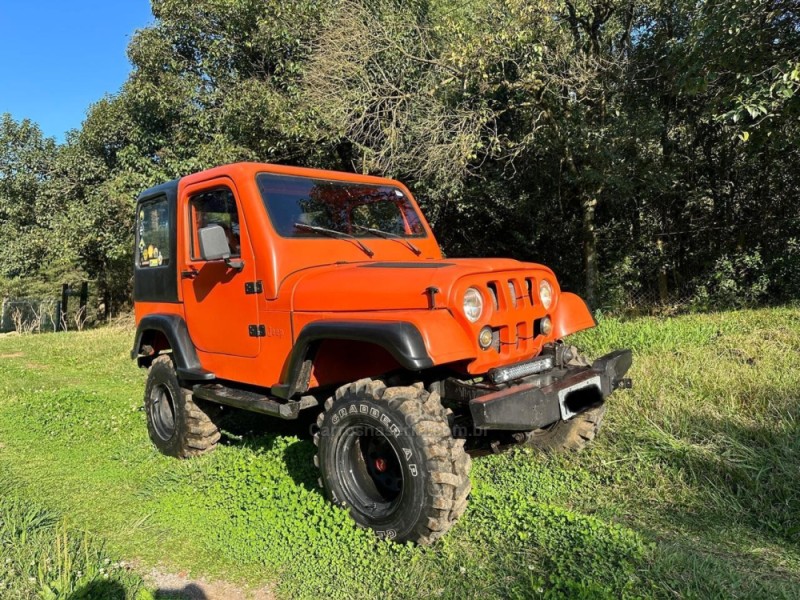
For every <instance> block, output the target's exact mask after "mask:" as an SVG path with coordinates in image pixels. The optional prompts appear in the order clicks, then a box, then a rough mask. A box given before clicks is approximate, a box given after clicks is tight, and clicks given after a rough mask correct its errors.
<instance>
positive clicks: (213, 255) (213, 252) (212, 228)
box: [197, 225, 244, 271]
mask: <svg viewBox="0 0 800 600" xmlns="http://www.w3.org/2000/svg"><path fill="white" fill-rule="evenodd" d="M197 237H198V241H199V242H200V258H202V259H203V260H224V261H225V264H226V265H228V266H229V267H230V268H231V269H235V270H236V271H241V270H242V269H244V261H243V260H239V259H232V258H231V248H230V246H229V245H228V236H227V235H225V230H224V229H223V228H222V227H220V226H219V225H209V226H208V227H203V228H202V229H201V230H200V231H198V232H197Z"/></svg>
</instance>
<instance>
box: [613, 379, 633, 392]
mask: <svg viewBox="0 0 800 600" xmlns="http://www.w3.org/2000/svg"><path fill="white" fill-rule="evenodd" d="M632 387H633V380H631V378H630V377H623V378H622V379H617V380H616V381H614V389H615V390H629V389H631V388H632Z"/></svg>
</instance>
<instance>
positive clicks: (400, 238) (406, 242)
mask: <svg viewBox="0 0 800 600" xmlns="http://www.w3.org/2000/svg"><path fill="white" fill-rule="evenodd" d="M351 226H352V227H355V228H356V229H360V230H361V231H369V232H370V233H372V234H375V235H377V236H378V237H382V238H384V239H387V240H397V241H398V242H400V243H401V244H403V245H404V246H405V247H406V248H408V249H409V250H411V251H412V252H413V253H414V254H416V255H417V256H419V255H420V254H422V250H420V249H419V248H417V246H415V245H414V244H413V243H411V242H410V241H409V240H407V239H406V238H404V237H403V236H402V235H397V234H396V233H391V232H390V231H384V230H383V229H374V228H372V227H364V226H363V225H356V224H355V223H353V224H352V225H351Z"/></svg>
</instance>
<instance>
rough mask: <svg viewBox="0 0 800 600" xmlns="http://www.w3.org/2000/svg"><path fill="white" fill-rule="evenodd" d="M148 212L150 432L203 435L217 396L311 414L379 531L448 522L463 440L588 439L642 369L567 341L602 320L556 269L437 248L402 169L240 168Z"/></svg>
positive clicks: (396, 532) (215, 435) (412, 530)
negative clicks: (611, 400) (631, 374)
mask: <svg viewBox="0 0 800 600" xmlns="http://www.w3.org/2000/svg"><path fill="white" fill-rule="evenodd" d="M136 213H137V223H136V261H135V277H134V299H135V302H136V322H137V331H136V341H135V343H134V346H133V350H132V353H131V356H132V358H134V359H136V360H137V362H138V364H139V366H141V367H146V368H148V369H149V373H148V377H147V387H146V391H145V399H144V402H145V408H146V412H147V424H148V431H149V434H150V438H151V439H152V441H153V443H154V444H155V445H156V447H157V448H158V449H159V450H160V451H161V452H163V453H165V454H168V455H171V456H177V457H182V458H185V457H189V456H193V455H196V454H200V453H202V452H205V451H208V450H210V449H211V448H213V447H214V445H215V444H216V443H217V441H218V440H219V438H220V432H219V428H218V419H219V417H220V413H221V410H222V407H223V406H230V407H235V408H238V409H244V410H248V411H254V412H258V413H263V414H266V415H271V416H274V417H277V418H279V419H297V418H298V416H300V415H301V413H303V412H304V411H313V413H319V416H318V417H317V419H316V424H315V425H314V426H313V433H314V443H315V444H316V445H317V447H318V454H317V455H316V456H315V459H314V462H315V464H316V465H317V467H318V468H319V471H320V484H321V485H322V486H323V487H324V489H325V492H326V493H327V495H328V497H329V498H330V499H331V500H332V501H333V502H335V503H336V504H339V505H341V506H345V507H347V508H348V509H349V511H350V513H351V514H352V516H353V519H355V521H356V522H357V523H359V524H360V525H363V526H366V527H371V528H372V529H374V530H375V531H376V533H377V534H378V535H379V536H381V537H386V538H391V539H396V540H401V541H402V540H413V541H416V542H420V543H430V542H431V541H433V540H434V539H436V538H437V537H439V536H440V535H442V534H443V533H444V532H445V531H447V529H449V528H450V527H451V526H452V524H453V523H454V522H455V520H456V519H457V518H458V517H459V516H460V515H461V514H462V513H463V512H464V509H465V507H466V504H467V496H468V495H469V491H470V481H469V468H470V458H469V455H468V454H467V452H466V450H465V442H468V443H469V445H470V447H471V446H473V445H474V446H476V447H477V446H480V445H482V444H483V446H484V447H485V448H494V449H497V448H499V447H501V446H505V445H509V444H512V443H524V444H529V445H532V446H535V447H538V448H542V449H547V450H555V449H568V448H570V449H577V448H580V447H581V446H583V445H584V444H586V443H587V442H589V441H591V440H592V439H593V438H594V436H595V434H596V433H597V430H598V428H599V427H600V422H601V420H602V418H603V413H604V411H605V404H604V400H605V399H606V398H607V397H608V396H609V395H610V394H611V393H612V392H613V391H614V390H615V389H616V388H617V387H627V386H628V385H629V384H630V380H628V379H625V378H624V376H625V373H626V372H627V370H628V368H629V367H630V365H631V353H630V351H629V350H618V351H616V352H612V353H611V354H608V355H606V356H604V357H602V358H600V359H598V360H595V361H594V362H592V363H590V362H588V361H587V360H586V359H585V358H583V357H582V356H581V355H579V354H578V352H577V351H576V349H575V348H574V347H570V346H567V345H565V344H563V343H562V342H561V339H562V338H564V337H565V336H567V335H569V334H571V333H575V332H576V331H580V330H582V329H586V328H589V327H593V326H594V324H595V323H594V320H593V319H592V315H591V314H590V312H589V310H588V309H587V308H586V305H585V304H584V302H583V301H582V300H581V299H580V298H579V297H578V296H576V295H574V294H571V293H568V292H562V291H561V290H560V289H559V286H558V282H557V281H556V277H555V275H554V274H553V272H552V271H551V270H550V269H548V268H547V267H545V266H542V265H538V264H535V263H522V262H518V261H515V260H509V259H494V258H493V259H474V258H459V259H455V258H444V257H443V256H442V252H441V250H440V249H439V246H438V245H437V243H436V239H435V238H434V236H433V232H432V231H431V229H430V226H429V225H428V223H427V222H426V220H425V218H424V217H423V215H422V213H421V212H420V210H419V207H418V206H417V203H416V202H415V201H414V198H413V196H412V195H411V192H410V191H409V190H408V189H407V188H406V187H405V186H404V185H403V184H402V183H400V182H399V181H394V180H391V179H382V178H378V177H368V176H364V175H354V174H350V173H339V172H334V171H320V170H314V169H301V168H294V167H284V166H278V165H270V164H250V163H248V164H235V165H228V166H223V167H218V168H215V169H211V170H209V171H204V172H202V173H196V174H194V175H190V176H188V177H183V178H182V179H179V180H175V181H171V182H169V183H165V184H163V185H159V186H157V187H154V188H151V189H149V190H147V191H146V192H144V193H143V194H141V196H139V198H138V201H137V207H136ZM305 414H307V413H305Z"/></svg>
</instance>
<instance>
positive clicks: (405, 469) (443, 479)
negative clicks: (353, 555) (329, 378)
mask: <svg viewBox="0 0 800 600" xmlns="http://www.w3.org/2000/svg"><path fill="white" fill-rule="evenodd" d="M317 425H318V426H319V432H318V433H317V434H316V435H315V436H314V443H315V444H317V446H318V449H319V453H318V454H317V456H315V458H314V462H315V464H316V465H317V466H318V467H319V469H320V472H321V477H320V485H321V486H322V487H324V488H325V491H326V492H327V495H328V497H329V498H330V499H331V500H332V501H333V502H334V503H336V504H339V505H341V506H345V507H347V508H349V510H350V514H351V515H352V517H353V519H354V520H355V521H356V523H358V524H359V525H362V526H364V527H369V528H372V529H374V530H375V532H376V533H377V534H378V535H379V536H380V537H384V538H389V539H394V540H397V541H414V542H418V543H421V544H429V543H431V542H433V541H434V540H435V539H436V538H438V537H440V536H441V535H443V534H444V533H445V532H446V531H447V530H448V529H449V528H450V527H451V526H452V525H453V523H455V521H456V520H457V519H458V517H460V516H461V514H462V513H463V512H464V509H465V508H466V506H467V496H468V495H469V491H470V481H469V469H470V458H469V456H468V455H467V454H466V452H464V444H463V440H455V439H453V436H452V434H451V432H450V426H449V423H448V414H447V412H446V411H445V409H444V408H443V407H442V404H441V402H440V399H439V395H438V394H436V393H433V394H430V393H428V392H427V391H425V390H424V389H422V388H421V387H416V386H411V387H390V388H387V387H386V386H385V385H384V384H383V383H382V382H380V381H373V380H370V379H363V380H361V381H357V382H355V383H352V384H349V385H346V386H344V387H341V388H339V389H338V390H337V391H336V395H335V396H334V397H333V398H329V399H328V400H327V401H326V403H325V412H323V413H322V414H320V416H319V419H318V420H317Z"/></svg>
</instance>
